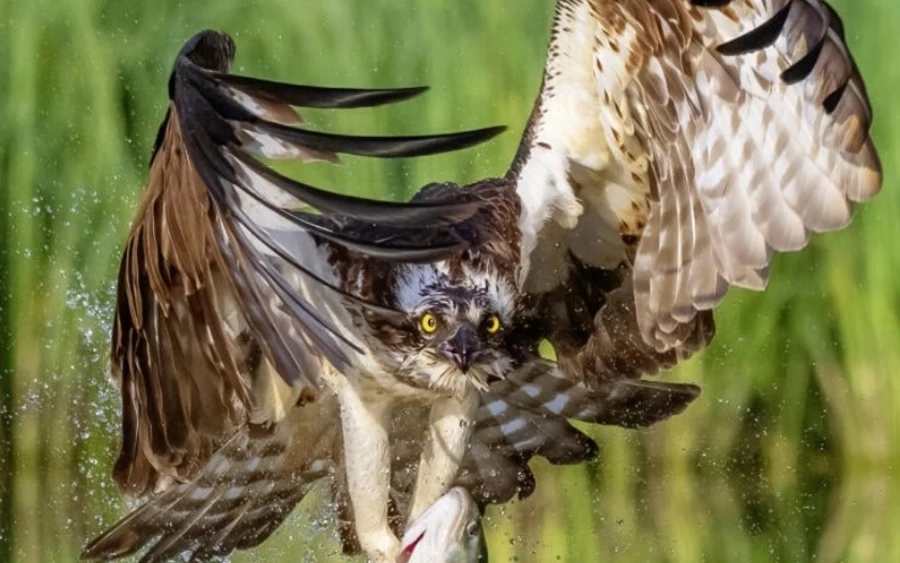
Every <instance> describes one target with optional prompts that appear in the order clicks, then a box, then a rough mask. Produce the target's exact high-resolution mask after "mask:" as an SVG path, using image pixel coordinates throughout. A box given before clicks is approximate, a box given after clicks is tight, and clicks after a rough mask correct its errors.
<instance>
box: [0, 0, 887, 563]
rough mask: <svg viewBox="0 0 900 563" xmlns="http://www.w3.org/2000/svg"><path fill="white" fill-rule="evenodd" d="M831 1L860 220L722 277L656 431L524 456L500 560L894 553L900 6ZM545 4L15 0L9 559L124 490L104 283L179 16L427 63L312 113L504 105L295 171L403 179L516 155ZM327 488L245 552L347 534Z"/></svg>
mask: <svg viewBox="0 0 900 563" xmlns="http://www.w3.org/2000/svg"><path fill="white" fill-rule="evenodd" d="M833 3H834V5H835V7H836V8H837V9H838V11H839V12H840V13H841V14H842V15H843V17H844V21H845V24H846V28H847V35H848V38H849V41H850V43H851V45H852V47H853V49H854V53H855V55H856V57H857V61H858V63H859V66H860V67H861V69H862V71H863V74H864V75H865V77H866V78H867V83H868V86H869V93H870V96H871V98H872V100H873V103H874V105H875V113H876V116H877V117H876V121H875V128H874V129H875V130H874V134H875V136H876V138H877V140H878V145H879V148H880V152H881V155H882V159H883V162H884V165H885V170H886V176H885V190H884V192H883V193H882V194H881V195H880V196H879V197H878V198H877V199H876V200H875V201H874V202H873V203H871V204H869V205H865V206H863V207H861V208H860V209H859V210H858V213H857V217H856V219H855V221H854V223H853V225H852V226H851V227H850V228H849V229H848V230H846V231H844V232H842V233H839V234H835V235H829V236H825V237H818V238H816V239H815V241H814V243H813V244H812V245H811V247H810V248H808V249H807V250H806V251H804V252H802V253H800V254H795V255H791V256H782V257H779V258H778V259H777V260H776V262H775V265H774V274H773V281H772V283H771V284H770V285H769V289H768V291H766V292H765V293H764V294H751V293H749V292H744V291H733V292H732V293H731V294H730V295H729V297H728V299H727V302H726V304H725V306H724V307H722V309H721V311H720V312H719V314H718V317H717V318H718V321H719V327H720V328H719V334H718V336H717V339H716V341H715V344H714V345H713V346H712V348H711V349H710V350H709V351H708V352H706V353H705V354H703V356H702V358H700V359H699V360H695V361H691V362H690V363H689V364H687V365H685V366H683V367H682V368H680V369H678V370H677V372H676V373H674V374H673V375H672V376H671V377H673V378H676V379H680V380H692V381H697V382H700V383H702V384H703V386H704V394H703V396H702V397H701V398H700V399H699V400H698V401H697V403H696V404H695V405H694V406H692V407H691V408H690V409H689V410H688V411H687V412H686V413H685V414H683V415H681V416H679V417H677V418H675V419H673V420H671V421H670V422H667V423H666V424H663V425H661V426H659V427H657V428H655V429H653V430H652V431H645V432H626V431H622V430H618V429H605V428H604V429H591V432H592V433H593V434H594V435H595V436H596V437H597V439H598V440H599V441H600V442H601V444H602V455H601V458H600V459H599V460H598V461H597V462H596V463H593V464H591V465H588V466H581V467H568V468H550V467H544V466H543V465H542V464H540V463H538V464H536V465H537V466H538V469H539V474H538V492H537V493H536V494H535V495H534V496H533V497H532V498H530V499H528V500H527V501H524V502H522V503H517V504H514V505H510V506H506V507H499V508H494V509H492V510H491V512H490V513H489V518H488V523H487V528H488V537H489V542H490V549H491V556H492V557H491V558H492V561H510V560H516V561H597V560H608V559H615V560H617V561H641V562H653V561H672V562H693V561H701V560H705V561H723V560H729V561H806V560H812V559H816V560H818V561H823V562H832V561H853V562H856V561H900V476H898V474H897V472H896V469H895V468H896V467H898V464H900V440H898V438H900V416H897V415H896V414H895V413H898V412H900V379H898V378H897V374H898V373H900V322H898V311H900V307H898V305H900V303H898V291H900V283H898V282H897V281H896V280H895V279H894V276H895V275H896V272H898V271H900V250H898V247H897V244H898V242H897V241H900V221H898V220H897V219H896V215H895V213H896V212H897V210H898V204H900V190H898V186H897V185H896V184H897V180H898V176H897V174H896V165H897V164H898V163H900V144H898V142H900V121H898V119H897V117H896V115H897V114H896V110H895V109H894V108H893V107H892V106H891V105H890V104H892V103H893V102H894V93H895V91H896V89H897V88H898V87H900V65H897V64H896V62H894V60H893V55H894V51H896V48H897V47H900V43H898V41H897V39H896V34H897V31H896V29H897V24H900V4H898V3H897V2H896V1H895V0H855V1H854V0H835V1H834V2H833ZM552 8H553V2H552V1H551V0H522V1H518V2H514V1H509V2H500V1H493V2H484V1H479V0H455V1H449V0H447V1H430V2H422V1H414V0H380V1H378V2H371V1H369V0H306V1H304V2H296V1H292V2H289V1H284V0H270V1H266V2H260V1H253V0H234V1H227V2H207V3H202V4H201V3H200V2H181V1H172V0H160V1H156V2H130V3H124V2H119V1H114V0H0V14H2V18H0V118H2V123H3V126H2V127H0V186H2V187H0V562H6V561H17V562H22V563H33V562H45V561H58V562H64V561H74V560H75V559H76V557H77V553H78V549H79V546H80V545H81V543H82V542H83V541H84V540H85V539H87V538H88V537H89V536H92V535H94V534H95V533H97V532H98V531H99V530H100V529H101V528H103V527H104V526H106V525H108V524H110V523H112V522H113V521H114V520H115V519H116V518H118V517H119V516H121V515H122V514H123V513H124V512H125V510H126V508H127V507H126V506H125V504H124V503H123V502H122V501H121V500H120V499H119V496H118V493H117V492H116V490H115V488H114V487H113V486H112V484H111V482H110V480H109V477H108V471H109V468H110V465H111V460H112V456H113V452H114V450H115V447H116V440H117V438H118V414H117V407H118V399H117V391H116V390H115V389H113V387H112V385H110V384H109V383H108V380H107V375H108V366H107V339H108V333H109V323H110V318H111V304H112V291H113V285H114V280H115V272H116V268H117V264H118V257H119V253H120V251H121V245H122V242H123V240H124V236H125V234H126V230H127V227H128V221H129V219H130V217H131V214H132V211H133V208H134V204H135V201H136V199H137V196H138V194H139V192H140V190H141V186H142V182H143V180H144V178H145V174H146V164H147V159H148V156H149V154H150V146H151V143H152V141H153V138H154V135H155V133H156V127H157V124H158V122H159V120H160V119H161V118H162V115H163V111H164V106H165V103H166V79H167V75H168V72H169V69H170V68H171V63H172V61H173V58H174V56H175V53H176V52H177V50H178V49H179V47H180V46H181V44H182V43H183V41H184V40H185V39H187V38H188V37H190V36H191V35H192V34H193V33H194V32H196V31H198V30H200V29H203V28H207V27H213V28H218V29H223V30H226V31H228V32H230V33H232V34H233V35H234V36H235V37H236V40H237V44H238V60H237V68H236V70H237V71H238V72H242V73H246V74H250V75H253V76H262V77H270V78H276V79H283V80H289V81H302V82H308V83H313V84H322V85H343V86H398V85H417V84H428V85H430V86H431V87H432V90H431V92H430V93H429V94H428V95H426V96H424V97H422V98H421V99H418V100H415V101H412V102H408V103H405V104H401V105H399V106H396V107H390V108H382V109H377V110H357V111H347V112H344V113H340V114H335V113H316V114H311V115H310V118H311V121H312V123H313V124H314V125H316V126H321V127H324V128H327V129H329V130H335V131H348V132H360V133H363V132H367V133H412V132H433V131H438V130H451V129H460V128H467V127H478V126H484V125H489V124H495V123H502V124H507V125H509V126H510V127H511V131H510V132H509V133H507V134H506V135H504V136H503V137H502V138H501V139H499V140H498V141H495V142H493V143H492V144H490V145H489V146H485V147H481V148H478V149H474V150H469V151H465V152H463V153H460V154H456V155H449V156H440V157H429V158H424V159H417V160H407V161H403V162H397V163H385V162H367V161H364V160H359V159H352V158H351V159H347V160H346V162H347V165H346V166H343V167H329V166H326V165H316V166H310V167H306V168H304V169H303V170H300V169H299V168H297V169H294V170H292V173H295V174H296V175H298V176H299V177H301V178H303V179H304V180H306V181H309V182H311V183H314V184H317V185H321V186H327V187H330V188H333V189H344V190H347V191H353V192H357V193H364V194H370V195H376V196H379V197H390V198H406V197H408V196H409V195H410V194H411V193H412V192H413V191H414V189H415V188H416V187H418V186H420V185H422V184H423V183H425V182H428V181H433V180H455V181H460V182H463V181H470V180H474V179H476V178H480V177H483V176H484V175H486V174H494V175H499V174H502V173H503V172H504V170H505V167H506V166H507V164H508V163H509V160H510V159H511V157H512V155H513V153H514V150H515V146H516V144H517V141H518V134H519V132H520V131H521V128H522V126H523V125H524V122H525V120H526V118H527V117H528V114H529V110H530V108H531V104H532V101H533V96H534V94H535V92H536V91H537V88H538V85H539V82H540V75H541V72H542V66H543V59H544V55H545V47H546V43H547V37H548V31H549V25H550V14H551V12H552ZM892 46H893V47H894V48H891V47H892ZM315 500H316V499H310V501H312V502H306V503H304V505H303V507H302V508H301V509H300V510H298V513H297V514H296V515H295V516H294V517H292V519H291V520H290V521H289V522H288V525H286V526H283V527H282V529H281V530H280V531H279V532H278V533H277V534H276V536H275V537H273V538H272V539H271V540H270V541H269V542H267V543H266V544H264V546H263V547H261V548H260V549H259V550H257V551H255V552H252V553H250V554H241V555H239V556H236V557H235V558H234V560H236V561H237V560H240V561H250V560H256V561H280V560H282V559H289V560H294V559H296V558H298V557H299V558H301V559H306V560H321V558H322V557H324V556H325V555H324V554H326V553H331V552H334V550H335V549H336V543H335V541H334V536H333V532H332V530H331V529H330V528H328V526H327V523H326V522H325V520H327V519H323V518H322V516H321V514H322V510H323V507H322V506H321V505H320V504H319V503H316V502H315ZM306 554H309V555H306Z"/></svg>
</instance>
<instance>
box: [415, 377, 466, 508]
mask: <svg viewBox="0 0 900 563" xmlns="http://www.w3.org/2000/svg"><path fill="white" fill-rule="evenodd" d="M476 410H478V391H477V390H476V389H475V388H474V387H472V386H468V388H467V389H466V391H465V394H464V395H462V396H453V397H446V398H441V399H438V400H437V401H435V402H434V404H432V406H431V415H430V417H429V421H428V437H427V439H426V440H425V447H424V449H423V451H422V458H421V459H420V461H419V471H418V475H417V476H416V489H415V493H414V494H413V501H412V507H411V508H410V512H409V516H408V518H407V522H412V521H414V520H415V519H417V518H418V517H419V516H421V515H422V513H423V512H425V510H426V509H427V508H428V507H429V506H431V505H432V504H434V502H435V501H437V499H439V498H440V497H441V495H443V494H444V493H446V492H447V490H448V489H449V488H450V487H451V486H452V485H453V480H454V479H456V474H457V473H458V472H459V466H460V465H461V464H462V460H463V456H465V454H466V447H467V446H468V444H469V437H470V436H471V435H472V427H473V426H474V420H475V411H476Z"/></svg>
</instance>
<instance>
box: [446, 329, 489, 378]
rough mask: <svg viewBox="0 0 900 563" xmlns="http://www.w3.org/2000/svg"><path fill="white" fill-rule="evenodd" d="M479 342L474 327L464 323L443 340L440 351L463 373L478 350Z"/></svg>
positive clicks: (467, 369)
mask: <svg viewBox="0 0 900 563" xmlns="http://www.w3.org/2000/svg"><path fill="white" fill-rule="evenodd" d="M480 344H481V343H480V342H479V340H478V332H477V331H476V330H475V328H474V327H472V326H470V325H468V324H464V325H462V326H460V327H459V329H458V330H457V331H456V334H454V335H453V337H452V338H450V339H449V340H447V341H446V342H444V345H443V346H441V353H443V354H444V357H445V358H447V359H448V360H450V361H451V362H453V363H454V364H456V367H458V368H459V369H460V371H462V372H463V373H465V372H467V371H469V366H470V365H472V359H473V358H474V357H475V356H476V355H477V354H478V352H479V351H480Z"/></svg>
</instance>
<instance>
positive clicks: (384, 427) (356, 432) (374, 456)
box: [338, 385, 400, 563]
mask: <svg viewBox="0 0 900 563" xmlns="http://www.w3.org/2000/svg"><path fill="white" fill-rule="evenodd" d="M338 397H339V399H340V403H341V423H342V425H343V433H344V456H345V461H346V464H347V488H348V489H349V491H350V501H351V504H352V506H353V520H354V522H355V524H356V534H357V536H358V537H359V544H360V546H362V548H363V551H365V552H366V556H367V557H368V559H369V561H373V562H383V561H384V562H386V561H390V562H391V563H393V562H394V561H395V560H396V557H397V555H398V553H399V551H400V541H399V540H398V539H397V536H395V535H394V533H393V532H392V531H391V528H390V526H389V525H388V514H387V508H388V498H389V494H390V486H391V460H390V443H389V441H388V420H389V416H388V415H389V407H390V404H391V403H390V401H388V400H385V399H383V398H376V397H366V398H365V400H364V399H363V397H360V395H359V390H358V389H355V388H353V386H352V385H346V386H344V388H343V389H341V390H340V391H339V393H338Z"/></svg>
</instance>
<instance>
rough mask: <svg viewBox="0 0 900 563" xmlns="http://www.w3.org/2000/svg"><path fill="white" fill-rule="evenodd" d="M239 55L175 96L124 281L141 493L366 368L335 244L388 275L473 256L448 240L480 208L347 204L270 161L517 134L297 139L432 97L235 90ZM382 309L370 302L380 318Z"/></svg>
mask: <svg viewBox="0 0 900 563" xmlns="http://www.w3.org/2000/svg"><path fill="white" fill-rule="evenodd" d="M233 56H234V44H233V42H232V40H231V38H230V37H228V36H227V35H224V34H221V33H217V32H212V31H207V32H203V33H200V34H198V35H197V36H195V37H194V38H193V39H191V40H190V41H189V42H188V43H187V44H186V45H185V46H184V48H183V49H182V50H181V52H180V53H179V55H178V58H177V60H176V62H175V68H174V70H173V72H172V75H171V79H170V82H169V96H170V104H169V110H168V113H167V116H166V119H165V121H164V123H163V125H162V126H161V127H160V132H159V135H158V137H157V141H156V146H155V149H154V156H153V159H152V162H151V167H150V179H149V183H148V186H147V188H146V191H145V192H144V195H143V198H142V201H141V203H140V206H139V208H138V211H137V214H136V217H135V220H134V223H133V226H132V229H131V232H130V234H129V237H128V241H127V243H126V247H125V252H124V255H123V257H122V262H121V267H120V271H119V290H118V301H117V307H116V313H115V323H114V329H113V337H112V338H113V340H112V372H113V377H114V379H115V380H116V381H117V383H118V384H119V386H120V388H121V392H122V399H123V423H122V425H123V439H122V449H121V453H120V456H119V459H118V461H117V463H116V467H115V470H114V477H115V478H116V480H117V481H118V482H119V484H120V485H121V486H122V487H123V488H124V489H125V490H126V491H128V492H130V493H133V494H144V493H146V492H148V491H149V490H151V489H153V488H159V487H165V486H167V484H169V483H171V481H172V480H176V481H184V480H186V479H187V478H188V477H189V476H190V475H192V474H193V473H194V472H195V471H196V470H198V469H199V468H200V467H202V465H203V464H204V462H205V461H206V459H207V458H208V457H209V455H210V454H211V452H212V450H213V449H214V448H215V447H216V445H217V444H218V443H219V442H221V441H222V440H224V439H225V438H226V437H227V436H229V435H231V434H232V433H233V432H234V431H235V430H236V429H238V428H240V427H241V426H242V425H244V424H246V423H247V422H248V421H250V422H256V423H271V422H273V421H277V420H278V419H280V418H281V417H283V416H284V415H285V413H286V411H287V410H288V409H290V407H291V406H293V405H294V404H295V403H296V402H298V401H301V402H302V401H306V400H308V399H310V398H312V397H313V396H314V394H315V390H316V389H317V387H318V373H319V369H320V362H321V361H322V360H327V361H328V362H329V363H331V364H332V365H334V366H335V367H337V368H338V369H343V368H345V367H346V366H347V365H348V364H349V363H350V362H352V361H353V358H354V355H355V354H359V353H361V351H362V350H361V348H360V345H359V343H358V342H357V341H356V339H355V338H354V334H353V331H352V325H351V323H350V321H349V319H348V318H347V312H346V306H345V301H344V300H346V299H352V297H349V296H347V295H344V294H342V293H341V291H340V290H339V289H337V287H336V279H335V275H334V271H333V267H332V266H331V265H330V264H329V263H328V261H327V260H326V258H325V255H324V254H323V253H322V251H320V250H319V247H318V243H319V242H320V241H329V242H331V243H335V244H337V245H340V246H343V247H345V248H348V249H350V250H352V251H354V252H355V253H358V254H362V255H369V256H377V257H380V258H384V259H389V260H432V259H437V258H441V257H445V256H446V255H447V254H448V253H451V252H455V251H457V250H458V246H459V245H458V244H457V243H453V242H447V238H446V237H442V233H443V231H444V230H445V227H446V226H447V225H450V224H453V223H455V222H457V221H459V220H461V219H464V218H466V217H468V216H470V215H471V214H472V213H474V212H475V211H476V210H477V206H478V203H477V202H474V203H473V202H463V203H455V204H446V205H442V204H437V203H430V204H398V203H390V202H379V201H372V200H367V199H362V198H356V197H350V196H344V195H337V194H332V193H329V192H327V191H323V190H320V189H317V188H315V187H312V186H308V185H305V184H302V183H299V182H295V181H293V180H291V179H289V178H286V177H284V176H282V175H280V174H279V173H277V172H275V171H274V170H272V169H270V168H269V167H267V166H266V165H265V164H263V163H262V162H260V161H259V160H257V158H256V157H257V156H262V157H268V158H299V159H302V160H313V159H324V160H332V161H333V160H336V159H337V154H338V153H346V154H355V155H363V156H373V157H397V156H415V155H425V154H432V153H437V152H442V151H449V150H455V149H460V148H464V147H467V146H470V145H472V144H475V143H478V142H481V141H484V140H486V139H488V138H490V137H492V136H493V135H495V134H497V133H498V132H499V131H500V129H498V128H492V129H484V130H479V131H469V132H463V133H455V134H449V135H434V136H420V137H394V138H379V137H352V136H345V135H333V134H326V133H321V132H316V131H310V130H307V129H302V128H300V127H297V124H299V123H300V121H301V119H300V116H299V115H298V114H297V113H296V112H295V111H294V109H293V108H292V106H304V107H316V108H348V107H362V106H374V105H379V104H385V103H390V102H396V101H400V100H404V99H406V98H409V97H411V96H414V95H416V94H418V93H420V92H422V91H423V89H422V88H411V89H400V90H349V89H329V88H315V87H308V86H296V85H291V84H283V83H277V82H270V81H266V80H258V79H254V78H248V77H242V76H234V75H230V74H228V73H227V72H228V68H229V65H230V63H231V60H232V58H233ZM346 220H356V221H360V222H365V223H368V224H375V225H380V226H382V227H383V229H382V230H384V229H386V230H387V232H388V234H390V230H391V229H400V230H404V232H405V230H408V229H409V228H410V227H411V226H415V227H418V226H419V225H421V224H426V225H429V226H430V228H429V229H428V232H430V233H432V234H433V235H434V237H433V238H431V239H429V238H428V237H419V238H418V239H417V240H418V241H419V244H418V246H409V245H407V246H401V245H397V244H394V243H392V242H391V238H390V237H387V238H386V239H382V240H372V239H366V238H365V237H363V236H356V235H347V234H342V233H341V232H340V229H339V227H340V224H341V222H342V221H346ZM363 305H364V306H365V304H363Z"/></svg>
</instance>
